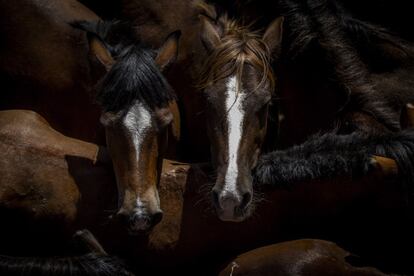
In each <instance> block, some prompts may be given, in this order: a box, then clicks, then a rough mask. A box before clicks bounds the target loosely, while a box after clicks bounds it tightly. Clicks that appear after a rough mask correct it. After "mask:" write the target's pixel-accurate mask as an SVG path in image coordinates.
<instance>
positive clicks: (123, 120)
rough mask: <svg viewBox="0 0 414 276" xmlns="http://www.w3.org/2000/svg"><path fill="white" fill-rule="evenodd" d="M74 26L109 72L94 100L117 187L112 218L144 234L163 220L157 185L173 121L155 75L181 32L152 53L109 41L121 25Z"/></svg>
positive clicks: (167, 95) (169, 98)
mask: <svg viewBox="0 0 414 276" xmlns="http://www.w3.org/2000/svg"><path fill="white" fill-rule="evenodd" d="M120 24H121V25H120ZM74 26H76V27H78V28H81V29H83V30H86V31H87V32H88V33H89V35H90V36H91V39H92V41H91V43H98V44H96V46H97V47H98V48H97V49H96V50H95V49H94V50H93V51H94V54H95V56H96V58H97V59H98V60H99V61H100V62H102V65H104V66H105V68H107V71H108V73H107V74H106V75H105V77H104V79H103V80H102V82H101V83H100V91H99V92H98V94H97V95H96V99H97V101H98V102H99V104H100V105H101V107H102V109H103V112H102V115H101V118H100V121H101V123H102V124H103V125H104V126H105V132H106V144H107V147H108V150H109V153H110V155H111V159H112V160H113V164H114V170H115V175H116V179H117V183H118V186H119V188H118V190H119V195H120V198H119V200H120V202H119V203H120V205H121V207H120V209H119V211H118V212H117V216H119V217H120V219H122V220H125V223H126V225H127V226H128V228H129V230H130V232H131V234H134V233H137V232H140V231H147V230H149V229H150V228H151V227H152V226H154V225H155V224H157V223H158V222H159V221H160V220H161V218H162V211H161V209H160V202H159V195H158V191H157V188H156V186H157V182H158V172H159V171H160V168H161V165H162V163H161V161H162V157H161V156H162V155H163V152H164V151H165V148H166V147H167V146H168V131H169V126H170V125H171V124H172V121H173V119H174V115H173V112H172V110H173V108H174V103H172V104H171V102H173V101H174V94H173V91H172V88H171V87H170V86H169V84H168V82H167V81H166V80H165V78H164V77H163V76H162V74H161V71H160V70H165V69H167V68H168V66H169V65H170V64H171V63H172V62H173V61H174V59H175V58H176V56H177V52H178V39H179V36H180V33H179V31H177V32H173V33H172V34H170V35H169V36H168V37H167V38H166V40H165V43H164V44H163V46H162V47H161V48H160V49H158V50H157V51H154V50H152V49H149V48H146V47H144V46H143V45H142V44H141V43H132V44H131V41H128V40H126V41H123V40H121V41H116V40H115V42H114V41H113V40H112V39H113V37H111V36H114V35H117V36H119V35H120V34H121V33H122V31H121V30H122V28H123V26H122V23H113V22H112V23H108V22H106V23H105V22H75V23H74ZM126 32H127V33H128V30H126ZM94 37H98V38H99V41H103V43H104V44H101V43H100V42H99V41H98V40H96V38H94ZM103 45H108V46H107V48H104V46H103ZM92 49H93V48H92ZM112 56H116V61H115V60H114V59H112ZM176 120H177V116H176ZM176 125H177V121H176V124H175V126H176ZM174 129H177V128H176V127H175V128H174ZM171 133H173V134H175V133H177V131H175V132H170V135H171ZM171 138H174V136H172V137H171Z"/></svg>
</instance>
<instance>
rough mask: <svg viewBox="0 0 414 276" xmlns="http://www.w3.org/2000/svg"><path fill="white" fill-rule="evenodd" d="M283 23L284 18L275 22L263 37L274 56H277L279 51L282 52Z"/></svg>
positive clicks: (281, 17) (279, 18)
mask: <svg viewBox="0 0 414 276" xmlns="http://www.w3.org/2000/svg"><path fill="white" fill-rule="evenodd" d="M283 21H284V17H283V16H280V17H278V18H276V19H275V20H273V22H272V23H270V25H269V27H267V29H266V31H265V33H264V35H263V41H264V42H265V43H266V45H267V47H268V48H269V50H270V52H271V53H272V54H274V55H277V54H278V51H280V47H281V42H282V36H283Z"/></svg>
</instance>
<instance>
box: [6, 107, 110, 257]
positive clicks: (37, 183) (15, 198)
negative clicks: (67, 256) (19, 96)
mask: <svg viewBox="0 0 414 276" xmlns="http://www.w3.org/2000/svg"><path fill="white" fill-rule="evenodd" d="M0 120H1V126H2V127H1V130H0V135H1V143H0V146H1V149H2V151H1V152H2V155H3V156H2V158H1V160H2V161H1V162H0V169H1V171H2V178H1V189H0V191H1V193H0V199H1V209H2V214H3V215H4V218H5V221H7V223H5V224H4V227H3V228H2V230H3V233H8V234H5V235H3V236H2V237H5V238H6V240H4V241H3V243H2V245H3V246H2V250H12V251H11V252H9V253H10V254H11V253H14V254H22V253H23V252H31V251H30V250H33V251H32V252H33V253H34V254H42V252H47V249H46V248H48V246H50V247H52V248H54V250H59V249H61V248H62V247H63V246H62V245H63V244H64V243H62V237H63V241H64V239H65V237H68V235H72V232H73V231H74V229H75V228H74V226H76V222H78V221H82V222H84V223H85V222H88V223H90V224H91V225H94V222H96V224H97V225H98V224H101V223H102V222H98V221H99V220H102V218H103V215H102V214H103V211H104V210H108V209H112V208H113V207H111V202H112V204H114V202H113V199H114V196H115V197H116V194H117V191H116V186H115V185H114V183H115V179H114V176H113V173H112V170H111V166H112V163H111V160H110V158H109V155H108V153H107V151H106V150H105V149H104V148H102V147H98V146H97V145H95V144H91V143H87V142H83V141H80V140H77V139H73V138H69V137H66V136H64V135H62V134H61V133H59V132H57V131H55V130H53V129H52V128H51V127H50V125H49V124H48V123H47V122H46V121H45V119H44V118H43V117H41V116H40V115H38V114H37V113H34V112H32V111H23V110H12V111H1V112H0ZM16 168H18V169H17V170H16ZM98 191H99V192H98ZM82 216H83V218H86V220H83V219H82ZM106 219H107V218H106ZM80 224H81V223H80ZM97 225H95V226H94V227H96V226H97ZM28 227H29V229H32V230H33V233H39V237H38V239H33V237H32V236H31V237H27V234H26V232H27V229H28ZM9 230H10V232H8V231H9ZM42 232H43V233H42ZM18 233H19V234H18ZM7 237H8V238H7ZM13 237H15V238H17V239H18V241H16V240H15V239H14V238H13ZM41 237H43V239H42V238H41ZM44 239H46V240H47V239H50V242H49V243H48V244H47V245H45V244H43V241H44ZM55 239H56V240H58V241H60V242H56V243H55V242H52V241H53V240H55ZM40 240H43V241H42V242H41V241H40ZM9 241H10V243H9ZM33 243H34V244H35V245H36V244H37V243H40V244H38V246H30V245H31V244H32V245H33ZM41 244H43V245H41ZM19 249H20V251H19ZM25 250H27V251H25ZM3 253H4V252H3Z"/></svg>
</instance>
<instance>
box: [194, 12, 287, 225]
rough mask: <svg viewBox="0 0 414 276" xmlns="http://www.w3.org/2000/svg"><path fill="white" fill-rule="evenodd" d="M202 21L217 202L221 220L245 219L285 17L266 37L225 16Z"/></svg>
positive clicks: (203, 79) (203, 75)
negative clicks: (273, 61)
mask: <svg viewBox="0 0 414 276" xmlns="http://www.w3.org/2000/svg"><path fill="white" fill-rule="evenodd" d="M201 20H202V23H203V24H202V29H201V40H202V42H203V44H204V45H205V47H206V50H207V52H208V57H207V60H206V62H205V67H204V72H202V73H201V77H200V79H201V83H200V86H202V87H203V88H204V94H205V95H204V96H205V97H206V98H207V105H206V114H207V117H208V124H207V125H208V134H209V137H210V142H211V154H212V161H213V165H214V168H215V170H216V171H217V179H216V183H215V185H214V187H213V190H212V194H213V202H214V206H215V207H216V210H217V213H218V215H219V217H220V219H222V220H224V221H242V220H244V219H245V218H246V217H248V216H249V215H250V214H251V212H252V206H253V204H251V202H252V200H253V179H252V176H251V170H252V169H253V168H254V167H255V166H256V163H257V160H258V158H259V154H260V153H261V148H262V145H263V142H264V139H265V135H266V131H267V115H268V109H269V103H270V102H271V99H272V95H273V91H274V83H275V80H274V76H273V70H272V68H271V65H270V61H271V58H272V56H276V55H277V54H278V50H280V41H281V37H282V22H283V18H278V19H276V20H275V21H274V22H272V23H271V24H270V26H269V27H268V28H267V30H266V31H265V33H264V34H263V35H259V34H258V33H255V32H252V31H250V30H249V29H248V28H247V27H245V26H242V25H241V24H240V23H238V22H236V21H235V20H232V19H229V18H228V17H227V15H221V16H219V17H218V18H210V17H209V16H202V17H201Z"/></svg>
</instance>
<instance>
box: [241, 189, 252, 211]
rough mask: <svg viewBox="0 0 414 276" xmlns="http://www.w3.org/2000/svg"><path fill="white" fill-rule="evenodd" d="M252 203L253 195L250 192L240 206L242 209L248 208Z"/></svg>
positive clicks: (245, 194) (245, 195) (244, 196)
mask: <svg viewBox="0 0 414 276" xmlns="http://www.w3.org/2000/svg"><path fill="white" fill-rule="evenodd" d="M251 201H252V194H251V193H250V192H246V193H244V194H243V199H242V202H241V204H240V208H241V209H244V208H246V207H247V206H248V205H249V204H250V202H251Z"/></svg>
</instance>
